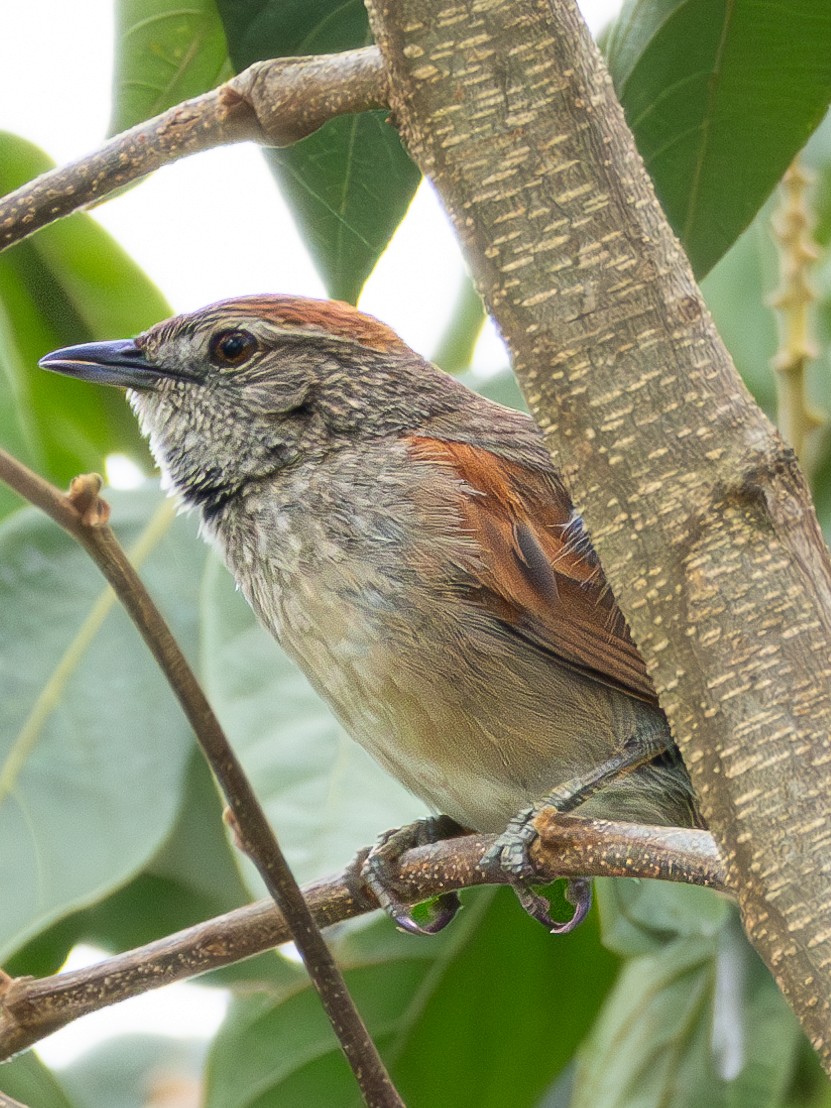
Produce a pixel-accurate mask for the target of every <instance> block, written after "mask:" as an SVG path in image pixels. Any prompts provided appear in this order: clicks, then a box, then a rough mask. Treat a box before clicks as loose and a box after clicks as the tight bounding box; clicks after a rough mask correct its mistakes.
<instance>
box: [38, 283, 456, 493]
mask: <svg viewBox="0 0 831 1108" xmlns="http://www.w3.org/2000/svg"><path fill="white" fill-rule="evenodd" d="M40 365H41V366H43V367H44V368H45V369H50V370H55V371H57V372H59V373H66V374H68V375H70V376H73V377H80V378H83V379H84V380H88V381H97V382H99V383H100V384H108V385H117V386H121V387H123V388H126V389H127V390H128V396H129V399H130V402H131V404H132V406H133V408H134V409H135V411H136V413H137V415H138V417H139V419H140V421H141V424H142V429H143V430H144V432H145V434H147V435H148V436H149V438H150V444H151V448H152V450H153V453H154V456H155V457H156V460H157V461H158V462H159V464H160V465H161V467H162V469H163V470H164V471H165V473H166V474H167V477H168V480H169V482H170V483H171V484H172V485H173V486H174V487H175V488H177V489H178V490H179V491H181V492H182V493H183V495H184V496H185V498H186V499H187V500H188V501H189V502H191V503H196V504H201V505H202V506H203V507H204V508H205V509H206V510H210V508H211V507H212V506H217V505H219V504H221V503H224V502H225V501H226V500H227V499H228V498H229V497H232V496H234V495H235V494H236V493H237V492H238V491H239V490H240V489H241V488H243V487H244V486H245V485H246V484H247V483H248V482H249V481H251V480H257V479H258V478H261V477H265V476H268V475H270V474H273V473H275V472H276V471H278V470H280V469H282V468H284V467H286V466H291V465H294V464H297V463H298V462H301V461H304V460H315V459H317V458H319V457H320V456H321V455H322V454H325V453H328V452H330V451H331V450H334V449H337V448H338V446H339V445H341V444H343V443H344V442H348V441H354V440H355V438H356V436H368V437H377V436H383V435H389V434H395V433H396V432H400V431H403V430H405V429H406V428H408V427H414V426H417V425H418V424H419V422H421V421H422V420H424V419H427V418H429V417H430V416H433V415H439V414H441V413H442V412H443V411H449V410H451V409H452V408H453V407H455V406H457V405H458V402H459V401H458V398H456V399H455V401H454V400H453V399H451V397H456V393H457V388H460V387H461V386H456V385H455V382H453V381H452V379H451V378H449V377H447V375H445V374H443V373H441V371H439V370H437V369H435V367H433V366H430V365H429V363H427V362H425V361H424V360H423V359H422V358H420V357H419V356H418V355H417V354H415V353H414V352H413V351H412V350H410V348H409V347H408V346H406V345H405V343H403V342H402V341H401V339H400V338H399V337H398V336H397V335H396V334H395V332H394V331H392V330H390V329H389V328H388V327H386V326H385V325H384V324H382V323H379V322H378V321H377V320H375V319H373V318H372V317H370V316H367V315H364V314H362V313H361V312H358V311H356V310H355V309H354V308H352V307H350V306H349V305H347V304H341V303H337V302H331V301H318V300H309V299H304V298H300V297H292V296H279V295H271V296H247V297H240V298H238V299H234V300H225V301H222V302H220V303H218V304H212V305H210V306H209V307H206V308H202V309H200V310H199V311H196V312H191V313H188V314H186V315H180V316H176V317H174V318H173V319H169V320H165V321H164V322H162V323H158V324H157V325H156V326H155V327H152V328H150V330H149V331H145V332H144V333H143V334H141V335H139V336H138V338H136V339H127V340H119V341H115V342H93V343H86V344H83V345H80V346H71V347H66V348H64V349H62V350H56V351H54V353H52V354H48V355H47V356H46V357H45V358H42V359H41V361H40Z"/></svg>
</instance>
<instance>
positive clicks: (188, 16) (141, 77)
mask: <svg viewBox="0 0 831 1108" xmlns="http://www.w3.org/2000/svg"><path fill="white" fill-rule="evenodd" d="M226 75H227V76H230V63H229V60H228V47H227V45H226V43H225V32H224V31H223V28H222V20H221V19H220V18H219V14H218V12H217V10H216V4H215V3H214V0H190V2H189V3H188V4H187V5H183V4H182V3H180V2H177V0H118V3H117V4H116V52H115V75H114V79H113V88H114V98H113V118H112V121H111V123H110V132H111V133H112V134H115V133H117V132H118V131H126V130H127V128H128V127H132V126H133V125H134V124H135V123H140V122H141V121H142V120H143V119H149V118H150V117H151V116H154V115H158V114H159V112H163V111H164V110H165V109H166V108H169V107H171V106H172V105H173V104H178V103H179V102H180V101H182V100H187V99H189V98H190V97H192V96H198V95H199V94H200V93H203V92H207V91H208V89H211V88H213V87H214V86H215V85H217V84H219V82H220V81H221V80H223V79H224V78H225V76H226Z"/></svg>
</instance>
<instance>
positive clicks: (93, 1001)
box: [0, 809, 725, 1060]
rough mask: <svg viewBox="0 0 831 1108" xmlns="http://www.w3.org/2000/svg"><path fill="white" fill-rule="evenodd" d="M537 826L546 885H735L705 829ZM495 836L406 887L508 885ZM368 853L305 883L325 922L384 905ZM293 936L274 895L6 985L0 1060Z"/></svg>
mask: <svg viewBox="0 0 831 1108" xmlns="http://www.w3.org/2000/svg"><path fill="white" fill-rule="evenodd" d="M536 826H537V830H538V832H539V836H540V837H539V839H538V840H537V841H536V843H535V844H534V846H533V848H532V851H531V855H532V860H533V862H534V865H535V867H536V872H537V877H538V879H539V880H540V881H541V882H547V881H551V880H554V879H555V878H556V877H585V876H589V875H596V876H606V877H615V876H623V877H646V878H656V877H658V878H663V879H665V880H670V881H684V882H687V883H690V884H696V885H706V886H709V887H710V888H714V889H718V890H720V891H722V892H723V891H725V884H724V871H723V867H722V865H721V861H720V859H719V856H718V850H717V848H716V845H715V843H714V842H713V839H712V836H710V835H709V834H708V833H707V832H705V831H691V830H681V829H676V828H666V827H640V826H637V825H635V824H627V823H612V822H610V821H606V820H590V819H581V818H578V817H573V816H562V815H560V814H559V813H557V812H554V811H553V810H550V809H547V810H545V811H544V812H542V813H541V814H540V816H539V817H538V819H537V822H536ZM494 841H495V836H492V835H468V836H466V837H464V838H461V839H450V840H447V841H445V842H441V843H437V844H434V845H432V846H426V847H418V848H417V849H414V850H410V851H408V852H407V853H406V854H405V855H404V856H403V857H402V858H401V860H400V862H399V865H398V872H397V875H396V890H397V891H398V892H400V894H401V896H402V898H403V900H404V901H406V902H407V903H413V904H416V903H418V902H419V901H423V900H426V899H428V898H429V897H432V896H438V895H439V894H440V893H446V892H451V891H454V890H458V889H463V888H470V887H472V886H475V885H497V884H504V883H505V882H506V880H507V878H506V876H505V874H504V872H503V871H502V870H501V869H500V867H499V865H498V864H497V863H493V864H491V865H489V866H487V867H484V866H482V865H481V859H482V855H483V854H484V853H485V851H486V850H487V849H488V847H489V846H490V845H491V844H492V843H493V842H494ZM365 853H366V852H363V854H362V855H360V856H359V859H358V860H356V863H354V864H353V866H352V867H350V869H348V870H346V871H344V872H343V873H340V874H338V875H337V876H336V877H332V878H328V879H326V880H322V881H316V882H314V883H313V884H311V885H309V886H307V887H306V888H305V890H304V896H305V898H306V902H307V904H308V906H309V908H310V910H311V912H312V914H313V916H314V918H315V920H316V921H317V923H318V925H319V926H320V927H328V926H330V925H331V924H333V923H338V922H341V921H343V920H346V919H353V918H355V917H356V916H359V915H363V914H365V913H367V912H370V911H373V910H374V909H376V908H377V907H378V905H377V902H376V901H375V900H374V898H373V897H372V894H371V893H370V892H369V891H368V890H367V889H366V888H365V887H364V885H363V884H362V882H361V881H360V879H359V877H358V876H357V875H358V874H359V872H360V861H361V860H362V858H363V857H364V856H365ZM289 938H291V932H290V930H289V928H288V927H287V925H286V923H285V919H284V917H283V915H282V913H281V912H280V911H279V910H278V909H276V908H275V907H274V904H273V903H272V902H271V901H267V900H264V901H260V902H259V903H257V904H251V905H249V906H247V907H245V908H240V909H238V910H236V911H234V912H228V913H227V914H226V915H223V916H218V917H217V918H216V919H212V920H209V921H207V922H205V923H201V924H198V925H197V926H195V927H189V928H187V929H186V930H184V931H180V932H178V933H177V934H175V935H169V936H167V937H165V938H164V939H159V940H158V941H156V942H152V943H148V944H147V945H146V946H142V947H139V948H138V949H136V950H132V951H129V952H128V953H126V954H119V955H117V956H115V957H112V958H107V959H106V960H104V961H102V962H100V963H98V964H97V965H94V966H90V967H88V968H86V969H82V970H74V971H72V972H69V973H61V974H57V975H55V976H54V977H48V978H44V979H42V980H36V979H33V978H30V977H21V978H17V979H15V980H12V979H8V980H7V982H6V983H5V985H3V983H2V982H1V981H0V1060H2V1059H4V1058H7V1057H9V1056H10V1055H12V1054H14V1053H16V1052H17V1051H20V1050H23V1049H25V1048H26V1047H29V1046H31V1045H32V1044H33V1043H35V1042H37V1041H38V1040H39V1039H41V1038H43V1036H44V1035H48V1034H51V1033H52V1032H53V1031H56V1030H57V1029H58V1028H59V1027H64V1026H65V1025H66V1024H68V1023H71V1022H72V1021H73V1020H76V1019H78V1018H79V1017H80V1016H83V1015H86V1014H87V1013H89V1012H92V1011H96V1010H97V1009H99V1008H105V1007H107V1006H108V1005H110V1004H115V1003H117V1002H119V1001H121V1000H126V999H127V998H128V997H131V996H137V995H139V994H140V993H144V992H148V991H149V990H151V989H156V988H160V987H161V986H162V985H168V984H170V983H171V982H173V981H180V980H183V979H185V978H189V977H194V976H196V975H197V974H201V973H206V972H207V971H209V970H215V969H219V968H220V967H222V966H227V965H230V964H231V963H233V962H238V961H241V960H242V959H243V958H250V957H251V956H252V955H254V954H259V953H261V952H262V951H264V950H270V949H271V948H272V947H275V946H277V945H279V944H280V943H283V942H285V941H286V940H287V939H289ZM414 941H418V940H414Z"/></svg>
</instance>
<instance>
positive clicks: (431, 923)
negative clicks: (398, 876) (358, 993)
mask: <svg viewBox="0 0 831 1108" xmlns="http://www.w3.org/2000/svg"><path fill="white" fill-rule="evenodd" d="M459 830H460V828H459V825H458V824H457V823H456V822H455V821H454V820H450V819H449V818H448V817H446V816H430V817H428V818H427V819H423V820H417V821H416V822H415V823H411V824H408V826H406V827H401V828H398V829H397V830H394V831H387V832H386V833H385V834H383V835H381V837H380V838H379V840H378V842H377V843H376V844H375V845H374V846H373V847H372V849H371V850H370V851H369V854H368V855H367V856H366V859H365V860H364V862H363V865H362V866H361V878H362V880H363V882H364V884H365V885H366V886H367V888H369V889H370V890H371V892H372V893H373V895H374V896H375V899H376V900H377V901H378V903H379V904H380V906H381V907H382V908H383V909H384V911H385V912H386V913H387V915H388V916H389V917H390V919H391V920H392V921H393V923H394V924H395V926H396V927H397V928H398V929H399V930H400V931H406V932H408V933H409V934H411V935H436V934H438V932H439V931H442V930H444V928H445V927H447V925H448V924H449V923H450V922H451V921H452V920H453V918H454V917H455V915H456V913H457V912H458V911H459V909H460V908H461V902H460V900H459V897H458V896H457V895H456V893H442V894H441V895H439V896H437V897H434V898H432V900H430V901H427V902H425V905H424V907H425V911H426V919H423V920H421V921H419V920H417V919H416V918H415V916H414V915H413V913H412V908H411V906H410V905H408V904H405V903H404V901H403V900H401V898H400V897H399V896H397V895H396V893H395V891H394V887H395V874H394V872H393V871H394V869H395V866H396V864H397V863H398V860H399V858H400V857H401V855H402V854H403V853H404V852H405V851H407V850H411V849H412V848H413V847H416V846H427V845H429V844H431V843H435V842H440V841H441V840H442V839H446V838H449V837H451V836H453V835H457V834H458V833H459Z"/></svg>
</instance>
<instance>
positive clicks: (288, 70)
mask: <svg viewBox="0 0 831 1108" xmlns="http://www.w3.org/2000/svg"><path fill="white" fill-rule="evenodd" d="M386 89H387V84H386V74H385V71H384V67H383V63H382V61H381V57H380V54H379V53H378V50H377V48H376V47H374V46H368V47H365V48H363V49H361V50H349V51H346V52H344V53H342V54H325V55H321V56H318V57H307V58H275V59H272V60H271V61H263V62H256V63H255V64H254V65H252V66H250V67H249V68H248V69H246V70H244V71H243V72H242V73H240V74H238V75H237V76H236V77H233V78H231V80H230V81H227V82H226V83H225V84H224V85H220V86H219V87H218V88H215V89H213V90H212V91H211V92H207V93H205V94H204V95H202V96H197V97H195V98H194V99H192V100H186V101H184V102H183V103H181V104H177V105H175V107H172V108H170V109H169V110H168V111H166V112H163V113H162V114H161V115H157V116H156V117H155V118H154V119H150V120H147V121H146V122H144V123H140V124H138V126H136V127H133V128H131V129H130V130H129V131H124V132H123V134H120V135H116V136H115V138H113V139H111V140H110V141H109V142H107V143H105V145H104V146H102V147H101V148H100V149H98V150H96V151H95V152H94V153H92V154H90V155H89V156H87V157H84V158H81V159H79V160H78V161H75V162H70V163H69V164H68V165H65V166H61V167H59V168H57V169H53V170H51V171H50V172H48V173H44V174H43V175H42V176H40V177H38V178H37V179H36V180H34V181H30V182H29V183H28V184H26V185H23V186H22V187H21V188H19V189H17V190H16V191H15V192H12V193H9V195H8V196H7V197H5V199H3V200H2V201H0V249H5V247H7V246H11V245H12V244H13V243H15V242H20V241H21V239H24V238H26V237H27V236H28V235H31V234H33V232H35V231H37V230H39V229H40V228H41V227H45V226H46V225H47V224H49V223H52V222H53V221H54V220H56V219H60V217H61V216H65V215H69V213H70V212H74V211H77V210H78V209H79V208H83V207H85V206H88V205H89V204H91V203H93V202H95V201H97V200H100V199H101V198H102V197H104V196H107V195H108V194H109V193H111V192H113V191H114V190H115V189H118V188H121V187H122V186H123V185H126V184H128V183H129V182H131V181H135V180H137V179H138V178H139V177H144V176H146V175H147V174H148V173H151V172H152V171H153V170H156V169H159V168H160V167H161V166H163V165H168V164H169V163H170V162H174V161H176V160H177V159H178V158H183V157H185V156H186V155H188V154H195V153H197V152H198V151H200V150H209V149H211V148H213V147H215V146H227V145H230V144H231V143H236V142H256V143H260V144H261V145H264V146H289V145H291V143H293V142H296V141H297V140H298V139H301V138H305V137H306V135H309V134H311V133H312V132H313V131H316V130H317V129H318V127H320V126H322V125H323V124H324V123H325V122H326V121H327V120H329V119H332V118H333V117H334V116H337V115H344V114H347V113H349V112H362V111H369V110H371V109H372V108H383V107H386V106H387V95H386Z"/></svg>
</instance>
